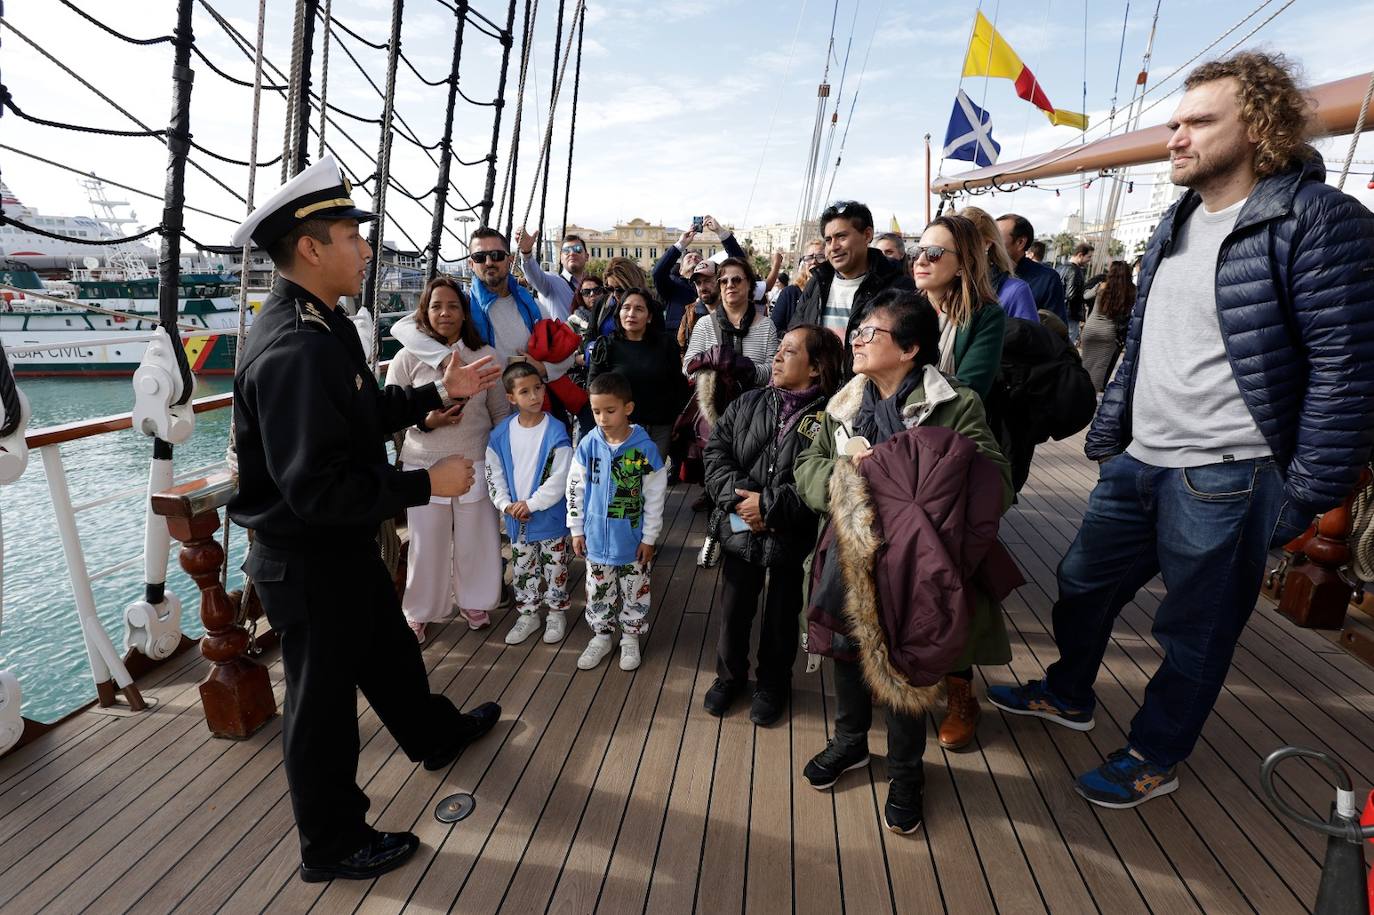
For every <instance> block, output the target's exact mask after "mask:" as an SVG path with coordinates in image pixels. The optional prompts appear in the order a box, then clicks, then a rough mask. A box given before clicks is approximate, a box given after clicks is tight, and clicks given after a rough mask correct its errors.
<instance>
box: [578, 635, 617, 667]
mask: <svg viewBox="0 0 1374 915" xmlns="http://www.w3.org/2000/svg"><path fill="white" fill-rule="evenodd" d="M610 653H611V637H610V636H609V635H594V636H592V640H591V641H590V642H588V643H587V647H586V648H584V649H582V655H581V657H579V658H578V659H577V669H578V670H591V669H592V668H593V667H596V665H598V664H600V663H601V659H602V658H604V657H606V655H608V654H610Z"/></svg>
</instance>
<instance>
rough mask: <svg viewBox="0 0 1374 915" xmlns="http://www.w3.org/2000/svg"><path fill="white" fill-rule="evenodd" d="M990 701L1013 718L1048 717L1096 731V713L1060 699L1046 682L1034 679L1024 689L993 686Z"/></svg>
mask: <svg viewBox="0 0 1374 915" xmlns="http://www.w3.org/2000/svg"><path fill="white" fill-rule="evenodd" d="M988 701H989V702H991V703H992V704H993V705H994V706H996V707H997V708H999V709H1001V710H1002V711H1004V712H1009V713H1011V714H1013V715H1030V716H1032V717H1035V718H1044V719H1045V720H1046V721H1053V722H1054V723H1055V724H1062V725H1063V726H1064V727H1066V728H1072V729H1073V730H1075V731H1091V730H1092V729H1093V713H1092V710H1091V709H1081V708H1075V707H1074V706H1072V705H1070V704H1069V703H1067V702H1065V701H1064V700H1063V699H1060V698H1059V697H1058V696H1056V695H1055V694H1054V693H1052V692H1050V690H1049V687H1047V686H1046V685H1045V681H1044V680H1031V681H1030V682H1028V683H1026V684H1025V685H1024V686H989V687H988Z"/></svg>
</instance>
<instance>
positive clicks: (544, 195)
mask: <svg viewBox="0 0 1374 915" xmlns="http://www.w3.org/2000/svg"><path fill="white" fill-rule="evenodd" d="M566 5H567V0H558V21H557V24H556V25H555V26H554V29H553V69H554V72H555V73H556V74H558V80H559V82H562V74H563V73H566V72H567V69H568V68H567V59H566V57H565V59H564V61H563V63H564V66H563V69H562V70H561V71H560V70H559V69H558V44H559V42H561V41H562V40H563V12H564V8H565V7H566ZM572 33H573V25H572V24H569V25H568V54H569V55H571V54H572ZM557 90H558V85H557V84H555V85H554V87H553V90H552V94H551V95H550V97H549V136H550V138H552V136H553V119H554V107H553V106H554V99H556V98H557V97H558V91H557ZM552 158H553V144H552V143H548V144H545V146H544V155H543V159H542V160H541V161H542V162H543V166H544V184H543V189H542V190H540V192H539V228H538V229H536V230H535V231H537V232H538V233H539V244H540V245H543V244H544V216H545V212H546V210H547V208H548V202H549V169H550V163H551V160H552Z"/></svg>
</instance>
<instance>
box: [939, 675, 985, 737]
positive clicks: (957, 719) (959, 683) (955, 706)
mask: <svg viewBox="0 0 1374 915" xmlns="http://www.w3.org/2000/svg"><path fill="white" fill-rule="evenodd" d="M945 689H946V691H947V692H948V693H949V713H948V714H947V715H945V720H944V721H942V722H941V723H940V746H942V747H944V748H945V749H946V750H962V749H963V748H964V747H966V746H968V745H969V744H970V743H971V742H972V741H973V735H974V734H975V733H976V732H977V730H978V718H979V716H980V715H981V714H982V711H981V709H979V708H978V700H977V699H975V698H974V696H973V681H972V680H964V679H961V678H959V677H945Z"/></svg>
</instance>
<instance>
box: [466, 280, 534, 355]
mask: <svg viewBox="0 0 1374 915" xmlns="http://www.w3.org/2000/svg"><path fill="white" fill-rule="evenodd" d="M506 281H507V283H509V290H510V294H511V295H512V296H514V298H515V307H516V308H518V309H519V310H520V317H521V318H522V319H523V320H524V322H525V327H526V328H527V329H528V330H530V331H533V330H534V325H535V324H536V323H538V321H539V319H540V318H542V317H543V316H544V315H543V314H542V313H541V312H540V311H539V305H538V304H536V303H535V301H534V299H533V298H532V297H531V296H530V294H529V293H528V292H526V291H525V287H523V286H521V285H520V284H519V283H517V282H516V281H515V277H513V276H508V277H506ZM500 298H501V297H500V296H498V295H497V294H496V293H494V292H492V291H491V290H490V289H488V288H487V284H486V283H484V282H482V281H481V280H477V281H476V282H474V283H473V284H472V308H471V309H470V310H471V312H472V323H473V325H474V326H475V327H476V328H477V333H478V334H479V335H480V336H481V338H482V342H483V343H485V344H486V345H487V346H495V345H496V339H495V335H494V334H492V332H491V317H490V316H489V315H488V312H489V311H490V310H491V306H492V305H493V304H494V303H495V302H496V301H497V300H499V299H500Z"/></svg>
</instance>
